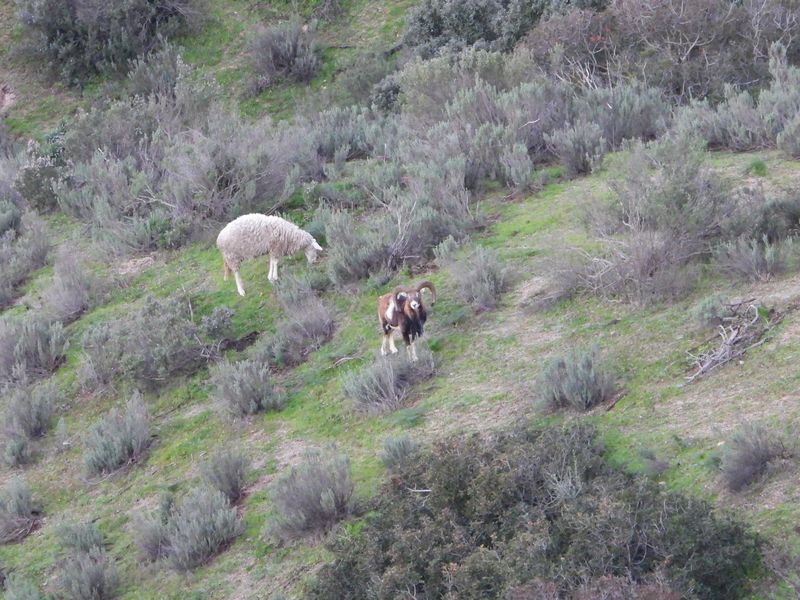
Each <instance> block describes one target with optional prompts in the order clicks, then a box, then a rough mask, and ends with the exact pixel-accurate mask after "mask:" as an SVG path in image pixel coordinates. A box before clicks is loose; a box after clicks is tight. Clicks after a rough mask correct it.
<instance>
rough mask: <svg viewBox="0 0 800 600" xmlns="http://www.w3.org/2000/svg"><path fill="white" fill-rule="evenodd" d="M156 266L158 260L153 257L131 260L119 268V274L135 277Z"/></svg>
mask: <svg viewBox="0 0 800 600" xmlns="http://www.w3.org/2000/svg"><path fill="white" fill-rule="evenodd" d="M155 264H156V260H155V258H153V257H152V256H142V257H141V258H131V259H129V260H126V261H125V262H123V263H122V264H120V265H119V266H118V267H117V273H118V274H119V275H122V276H128V277H135V276H136V275H139V274H140V273H142V272H143V271H145V270H147V269H149V268H150V267H152V266H153V265H155Z"/></svg>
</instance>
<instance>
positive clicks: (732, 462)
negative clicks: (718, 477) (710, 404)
mask: <svg viewBox="0 0 800 600" xmlns="http://www.w3.org/2000/svg"><path fill="white" fill-rule="evenodd" d="M788 456H789V450H788V449H787V448H786V447H785V446H784V444H783V442H782V441H781V440H780V438H779V437H778V436H777V435H776V434H775V432H774V431H771V430H770V429H768V428H767V427H765V426H763V425H757V424H748V425H744V426H743V427H742V428H741V429H740V430H739V431H738V432H737V433H735V434H734V435H733V437H732V438H731V440H730V444H729V446H728V447H727V448H726V451H725V452H724V454H723V456H722V477H723V479H724V480H725V484H726V485H727V486H728V489H730V490H731V491H733V492H738V491H741V490H743V489H744V488H745V487H747V486H748V485H750V484H752V483H754V482H755V481H757V480H759V479H761V478H762V477H763V476H764V475H765V473H766V472H767V469H768V467H769V465H770V463H772V462H773V461H775V460H778V459H780V458H785V457H788Z"/></svg>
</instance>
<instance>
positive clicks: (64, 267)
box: [42, 245, 104, 323]
mask: <svg viewBox="0 0 800 600" xmlns="http://www.w3.org/2000/svg"><path fill="white" fill-rule="evenodd" d="M103 287H104V286H103V284H102V283H101V282H100V279H99V278H98V277H97V276H96V275H95V274H94V273H92V271H91V270H90V269H89V267H88V265H87V264H86V262H85V261H84V260H83V259H82V258H81V256H80V253H79V251H78V250H77V249H76V248H75V247H73V246H69V245H63V246H61V248H59V251H58V253H57V254H56V261H55V274H54V275H53V283H52V284H51V285H50V286H49V287H48V288H46V289H45V290H44V292H43V294H42V299H43V300H44V304H45V307H46V308H47V311H48V312H49V313H50V314H52V315H53V316H54V317H55V318H56V319H58V320H59V321H61V322H62V323H70V322H71V321H74V320H75V319H77V318H78V317H79V316H80V315H81V314H82V313H83V312H85V311H87V310H89V309H90V308H93V307H94V306H97V305H98V304H99V303H100V302H101V299H102V294H103Z"/></svg>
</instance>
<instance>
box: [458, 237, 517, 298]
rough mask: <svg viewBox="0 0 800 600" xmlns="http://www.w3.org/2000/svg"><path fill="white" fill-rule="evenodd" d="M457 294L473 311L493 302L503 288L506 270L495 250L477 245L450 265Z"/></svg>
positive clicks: (504, 286)
mask: <svg viewBox="0 0 800 600" xmlns="http://www.w3.org/2000/svg"><path fill="white" fill-rule="evenodd" d="M450 274H451V276H452V277H453V279H454V280H455V283H456V286H457V287H456V296H457V298H458V299H459V300H460V301H461V302H463V303H465V304H468V305H470V306H472V307H473V308H474V309H475V310H476V311H484V310H491V309H492V308H494V307H495V306H497V302H498V300H499V299H500V295H501V294H502V293H503V292H504V291H505V288H506V276H507V272H506V269H505V267H504V266H503V264H502V262H501V261H500V257H499V256H498V255H497V253H496V252H494V251H493V250H490V249H488V248H484V247H483V246H478V247H477V248H475V250H473V251H472V252H470V253H469V254H468V255H467V256H466V257H465V258H463V259H461V260H457V261H454V262H453V263H452V264H451V265H450Z"/></svg>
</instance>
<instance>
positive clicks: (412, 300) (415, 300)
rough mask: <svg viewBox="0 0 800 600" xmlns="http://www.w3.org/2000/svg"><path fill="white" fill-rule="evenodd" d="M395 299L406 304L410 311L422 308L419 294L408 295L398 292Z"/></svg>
mask: <svg viewBox="0 0 800 600" xmlns="http://www.w3.org/2000/svg"><path fill="white" fill-rule="evenodd" d="M397 299H398V300H405V301H406V302H408V305H409V306H410V307H411V310H419V307H420V306H422V294H420V293H419V292H411V293H410V294H407V293H405V292H400V293H399V294H397Z"/></svg>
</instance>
